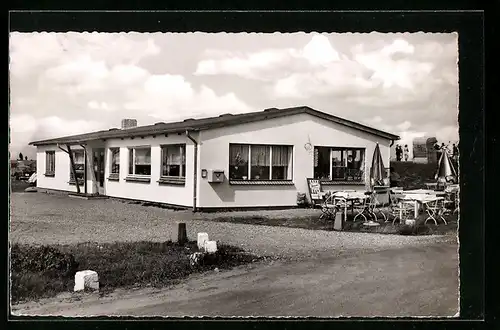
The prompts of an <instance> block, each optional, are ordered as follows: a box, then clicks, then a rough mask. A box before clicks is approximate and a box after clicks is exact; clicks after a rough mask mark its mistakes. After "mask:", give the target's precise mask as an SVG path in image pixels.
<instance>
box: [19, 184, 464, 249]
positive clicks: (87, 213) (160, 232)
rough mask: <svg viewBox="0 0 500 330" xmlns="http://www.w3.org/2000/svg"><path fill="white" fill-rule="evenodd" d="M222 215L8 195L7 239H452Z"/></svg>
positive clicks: (316, 245) (389, 244) (353, 244)
mask: <svg viewBox="0 0 500 330" xmlns="http://www.w3.org/2000/svg"><path fill="white" fill-rule="evenodd" d="M314 214H317V215H318V216H319V215H320V211H319V210H309V209H306V210H287V211H252V212H248V211H247V212H230V215H231V216H233V217H237V216H241V215H245V216H251V215H255V216H259V217H280V218H281V217H300V216H302V217H303V216H308V215H314ZM227 215H228V213H197V214H193V213H192V212H191V211H173V210H168V209H162V208H157V207H147V206H142V205H136V204H128V203H124V202H121V201H116V200H109V199H104V200H82V199H76V198H71V197H68V196H60V195H50V194H45V193H12V194H11V222H10V241H11V242H18V243H27V244H70V243H79V242H99V243H106V242H115V241H166V240H169V239H170V238H171V235H172V228H173V227H174V226H175V223H176V222H178V221H183V222H186V225H187V230H188V237H189V238H190V239H193V240H195V239H196V235H197V233H198V232H207V233H208V234H209V237H210V239H211V240H220V241H222V242H224V243H227V244H231V245H236V246H240V247H242V248H243V249H245V250H247V251H250V252H254V253H257V254H260V255H269V256H271V255H272V256H275V257H286V258H292V259H296V258H297V259H300V258H304V257H306V258H307V257H310V256H314V255H319V254H321V255H325V256H334V255H337V254H346V253H347V252H350V251H367V252H370V251H377V250H384V249H392V248H398V247H403V246H422V245H428V244H432V243H436V242H442V241H450V240H451V241H456V238H455V237H453V236H400V235H382V234H370V233H356V232H333V231H331V232H330V231H321V230H306V229H298V228H286V227H271V226H257V225H247V224H236V223H227V222H215V221H210V219H214V218H217V217H221V216H227Z"/></svg>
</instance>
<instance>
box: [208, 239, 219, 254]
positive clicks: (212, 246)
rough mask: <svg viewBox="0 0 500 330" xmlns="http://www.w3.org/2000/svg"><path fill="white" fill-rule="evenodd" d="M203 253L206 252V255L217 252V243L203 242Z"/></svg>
mask: <svg viewBox="0 0 500 330" xmlns="http://www.w3.org/2000/svg"><path fill="white" fill-rule="evenodd" d="M205 252H207V253H215V252H217V242H216V241H206V242H205Z"/></svg>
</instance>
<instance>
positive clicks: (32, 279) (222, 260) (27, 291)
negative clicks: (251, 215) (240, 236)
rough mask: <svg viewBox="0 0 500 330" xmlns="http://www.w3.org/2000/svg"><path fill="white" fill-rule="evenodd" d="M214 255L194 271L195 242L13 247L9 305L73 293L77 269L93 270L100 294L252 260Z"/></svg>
mask: <svg viewBox="0 0 500 330" xmlns="http://www.w3.org/2000/svg"><path fill="white" fill-rule="evenodd" d="M218 247H219V249H218V251H217V253H215V254H211V255H208V256H207V257H206V258H204V260H203V262H202V264H201V265H200V267H195V268H193V267H192V266H191V265H190V262H189V255H190V254H191V253H192V252H196V251H198V249H197V246H196V242H188V243H186V244H184V245H182V246H181V245H179V244H176V243H172V242H171V241H168V242H163V243H160V242H132V243H111V244H102V245H101V244H96V243H83V244H77V245H70V246H40V247H32V246H28V245H17V244H16V245H13V246H12V248H11V270H12V272H11V273H12V275H11V280H12V284H11V285H12V286H11V295H12V301H13V302H16V301H19V300H22V299H36V298H40V297H47V296H53V295H55V294H57V293H59V292H63V291H71V290H72V289H73V288H72V287H73V285H74V275H75V273H76V272H77V271H78V270H86V269H90V270H94V271H96V272H97V273H98V275H99V288H100V291H104V292H105V291H110V290H112V289H114V288H117V287H127V286H145V285H152V286H156V287H158V286H165V285H169V284H172V283H173V282H175V281H176V280H178V279H181V278H185V277H187V276H188V275H190V274H192V273H193V272H196V271H203V270H206V269H209V268H213V267H214V266H215V267H218V268H230V267H233V266H237V265H240V264H243V263H248V262H252V261H254V260H255V259H256V257H254V256H251V255H245V254H242V253H241V252H242V251H243V250H242V249H240V248H238V247H232V246H228V245H224V244H219V245H218Z"/></svg>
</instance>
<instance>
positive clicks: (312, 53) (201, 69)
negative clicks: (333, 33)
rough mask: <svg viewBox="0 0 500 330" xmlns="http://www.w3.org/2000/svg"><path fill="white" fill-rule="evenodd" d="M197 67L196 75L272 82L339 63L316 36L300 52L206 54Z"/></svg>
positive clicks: (336, 55) (319, 36) (293, 50)
mask: <svg viewBox="0 0 500 330" xmlns="http://www.w3.org/2000/svg"><path fill="white" fill-rule="evenodd" d="M205 56H206V57H212V58H206V59H203V60H201V61H200V62H199V63H198V66H197V68H196V71H195V75H200V76H203V75H220V74H225V75H236V76H240V77H243V78H248V79H255V80H263V81H273V80H275V79H277V78H280V77H286V76H287V75H289V74H290V72H294V71H296V70H297V69H299V68H303V69H304V68H308V67H311V66H313V67H321V66H323V65H325V64H327V63H330V62H332V61H337V60H339V59H340V55H339V53H338V52H337V51H336V50H335V49H334V48H333V47H332V45H331V44H330V42H329V41H328V38H327V37H326V36H324V35H320V34H315V35H313V37H312V38H311V41H310V42H309V43H308V44H306V45H305V46H304V48H302V49H294V48H275V49H267V50H262V51H259V52H255V53H249V54H241V53H238V52H227V51H223V52H220V51H217V50H207V51H206V52H205Z"/></svg>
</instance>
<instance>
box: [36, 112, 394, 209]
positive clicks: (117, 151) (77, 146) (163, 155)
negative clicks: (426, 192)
mask: <svg viewBox="0 0 500 330" xmlns="http://www.w3.org/2000/svg"><path fill="white" fill-rule="evenodd" d="M398 139H399V137H398V136H397V135H394V134H390V133H387V132H383V131H381V130H378V129H375V128H371V127H368V126H365V125H362V124H359V123H356V122H353V121H349V120H346V119H342V118H339V117H337V116H333V115H330V114H327V113H324V112H320V111H317V110H314V109H312V108H310V107H307V106H302V107H294V108H286V109H276V108H271V109H266V110H264V111H259V112H251V113H244V114H236V115H233V114H223V115H220V116H218V117H211V118H203V119H186V120H184V121H181V122H173V123H163V122H160V123H156V124H154V125H148V126H137V121H136V120H133V119H124V120H122V128H121V129H118V128H112V129H109V130H104V131H98V132H92V133H87V134H80V135H73V136H67V137H61V138H54V139H48V140H43V141H36V142H31V143H30V144H31V145H34V146H36V147H37V173H39V174H38V181H37V187H38V188H39V190H42V191H43V190H59V191H67V192H72V193H81V194H87V195H105V196H109V197H116V198H122V199H131V200H139V201H148V202H155V203H161V204H165V205H171V206H176V207H183V208H192V209H193V210H195V211H196V210H214V209H231V208H237V209H241V208H251V207H259V208H262V207H281V208H286V207H293V206H296V203H297V193H307V192H308V183H307V180H306V179H307V178H316V179H319V180H321V182H322V186H323V187H324V189H325V190H334V191H338V190H347V189H349V190H365V189H366V187H367V186H368V185H369V170H370V166H371V161H372V156H373V152H374V149H375V146H376V144H377V143H378V144H379V146H380V151H381V154H382V157H383V160H384V162H385V165H386V166H388V165H389V158H390V147H391V146H392V144H393V143H394V141H395V140H398Z"/></svg>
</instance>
